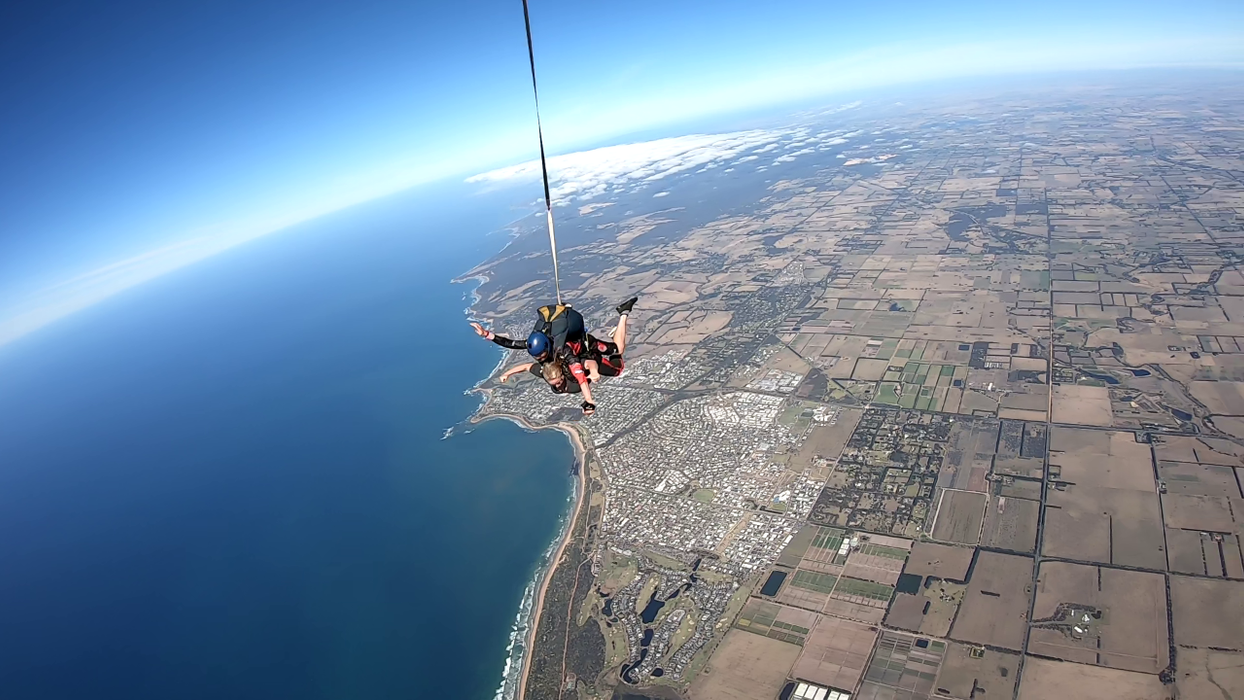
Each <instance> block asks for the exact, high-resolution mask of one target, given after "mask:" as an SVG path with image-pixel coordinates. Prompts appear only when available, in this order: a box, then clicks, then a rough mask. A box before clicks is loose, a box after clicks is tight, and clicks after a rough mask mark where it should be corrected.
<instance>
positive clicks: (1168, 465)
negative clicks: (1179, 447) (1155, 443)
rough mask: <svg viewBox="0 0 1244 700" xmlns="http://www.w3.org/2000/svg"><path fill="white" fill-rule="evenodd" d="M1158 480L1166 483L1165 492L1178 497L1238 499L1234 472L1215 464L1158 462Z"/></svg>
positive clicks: (1238, 493)
mask: <svg viewBox="0 0 1244 700" xmlns="http://www.w3.org/2000/svg"><path fill="white" fill-rule="evenodd" d="M1158 478H1160V479H1162V480H1163V481H1165V482H1166V492H1167V493H1169V494H1172V495H1179V496H1220V497H1228V498H1230V497H1238V496H1239V495H1240V487H1239V484H1237V483H1236V481H1235V470H1234V469H1232V468H1231V467H1228V466H1220V465H1216V464H1189V463H1187V462H1170V461H1166V460H1163V459H1159V460H1158Z"/></svg>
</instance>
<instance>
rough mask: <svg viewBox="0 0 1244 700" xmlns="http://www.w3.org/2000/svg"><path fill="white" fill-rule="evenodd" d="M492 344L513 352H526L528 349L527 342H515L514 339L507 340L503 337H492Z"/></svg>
mask: <svg viewBox="0 0 1244 700" xmlns="http://www.w3.org/2000/svg"><path fill="white" fill-rule="evenodd" d="M492 342H494V343H496V344H497V345H500V346H501V347H503V348H509V349H511V350H526V349H527V341H525V340H514V339H513V338H507V337H505V336H503V335H494V336H493V337H492Z"/></svg>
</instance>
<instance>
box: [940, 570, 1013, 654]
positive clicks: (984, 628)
mask: <svg viewBox="0 0 1244 700" xmlns="http://www.w3.org/2000/svg"><path fill="white" fill-rule="evenodd" d="M1031 586H1032V560H1031V559H1029V558H1027V557H1020V556H1014V555H1010V554H997V553H994V552H980V553H979V554H978V555H977V557H976V566H975V568H973V570H972V578H971V580H969V581H968V591H967V593H966V594H965V595H964V598H963V605H962V606H961V607H960V608H959V615H958V617H957V618H955V622H954V626H953V627H952V628H951V636H952V637H954V638H955V639H961V640H964V641H968V642H977V643H979V644H991V645H994V646H1000V647H1004V648H1007V649H1014V650H1016V651H1018V650H1019V649H1020V648H1021V647H1022V646H1023V643H1024V631H1025V630H1026V629H1027V621H1026V619H1025V618H1026V617H1027V615H1028V595H1029V593H1030V589H1031Z"/></svg>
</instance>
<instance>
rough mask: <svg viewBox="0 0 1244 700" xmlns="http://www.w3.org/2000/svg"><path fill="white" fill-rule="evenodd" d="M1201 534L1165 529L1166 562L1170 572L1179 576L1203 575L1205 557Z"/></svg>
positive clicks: (1204, 571)
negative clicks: (1179, 574)
mask: <svg viewBox="0 0 1244 700" xmlns="http://www.w3.org/2000/svg"><path fill="white" fill-rule="evenodd" d="M1201 539H1202V538H1201V533H1199V532H1192V531H1190V530H1172V529H1170V528H1167V529H1166V561H1167V566H1168V567H1169V568H1170V570H1171V571H1175V572H1178V573H1181V574H1205V573H1207V572H1206V561H1205V560H1206V556H1205V554H1206V553H1205V552H1204V550H1203V547H1202V542H1201Z"/></svg>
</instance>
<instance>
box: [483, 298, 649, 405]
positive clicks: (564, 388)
mask: <svg viewBox="0 0 1244 700" xmlns="http://www.w3.org/2000/svg"><path fill="white" fill-rule="evenodd" d="M638 300H639V298H638V297H632V298H630V299H627V300H626V301H624V302H622V303H621V304H618V306H617V312H618V327H617V328H616V329H615V330H614V332H613V336H612V340H601V339H600V338H597V337H596V336H594V335H592V334H591V333H588V332H587V328H586V326H585V324H584V322H583V314H580V313H579V312H578V311H576V310H574V309H572V308H570V306H569V305H567V304H550V305H548V306H541V307H540V308H539V309H538V310H537V312H538V313H539V316H540V317H539V319H538V320H537V321H536V325H535V328H534V329H532V331H531V334H530V335H528V336H527V340H526V341H520V340H514V339H511V338H507V337H505V336H501V335H497V334H496V333H494V332H492V331H491V330H486V329H485V328H484V327H483V326H482V325H480V324H479V323H475V322H472V323H471V326H472V327H473V328H474V329H475V332H476V333H477V334H478V335H479V336H480V337H482V338H485V339H487V340H491V341H492V342H494V343H496V344H497V345H500V346H501V347H504V348H510V349H512V350H518V349H524V348H525V349H526V350H527V352H528V353H529V354H530V355H531V356H532V357H534V358H535V362H527V363H524V364H521V365H517V366H515V367H512V368H510V369H509V370H507V371H506V372H505V374H503V375H501V381H502V382H504V381H506V380H508V379H509V378H510V377H512V376H514V375H516V374H520V373H522V372H530V373H531V374H533V375H535V376H537V377H540V378H542V379H544V381H546V382H547V383H548V385H549V388H550V389H551V390H552V391H553V393H556V394H579V393H581V394H583V403H582V404H581V406H582V408H583V413H584V415H589V416H590V415H592V414H593V413H595V412H596V404H595V403H593V401H592V388H591V383H592V382H595V381H600V379H601V377H616V376H618V375H619V374H621V373H622V370H623V368H624V367H625V362H624V360H623V358H622V353H623V352H625V351H626V321H627V316H628V315H629V314H630V312H631V309H633V308H634V307H635V302H636V301H638ZM567 374H569V375H570V376H571V377H573V378H574V380H575V381H574V382H571V381H569V379H568V378H567V376H566V375H567Z"/></svg>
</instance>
